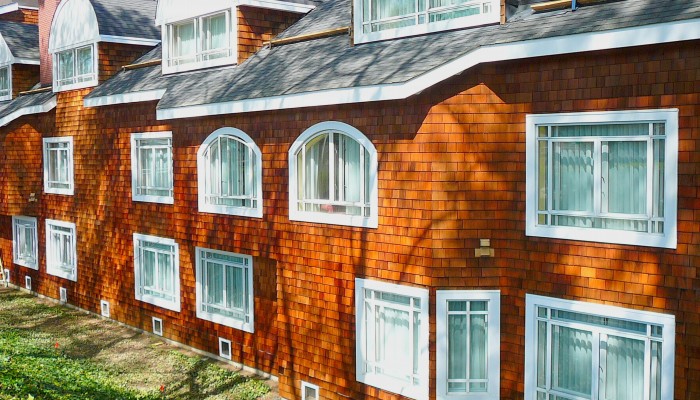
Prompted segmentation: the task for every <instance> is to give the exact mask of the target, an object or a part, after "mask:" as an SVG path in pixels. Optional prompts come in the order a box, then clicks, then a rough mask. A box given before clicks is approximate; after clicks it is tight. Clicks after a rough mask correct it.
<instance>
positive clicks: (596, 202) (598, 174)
mask: <svg viewBox="0 0 700 400" xmlns="http://www.w3.org/2000/svg"><path fill="white" fill-rule="evenodd" d="M602 147H603V143H602V140H601V139H600V138H595V139H594V140H593V215H595V216H596V217H598V216H600V215H601V214H602V204H603V183H602V180H603V171H602V170H603V166H602V163H603V149H602ZM606 195H607V193H606ZM594 225H595V222H594Z"/></svg>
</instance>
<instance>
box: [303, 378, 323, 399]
mask: <svg viewBox="0 0 700 400" xmlns="http://www.w3.org/2000/svg"><path fill="white" fill-rule="evenodd" d="M319 392H320V390H319V388H318V386H317V385H314V384H311V383H309V382H304V381H301V400H319V399H320V398H321V397H320V396H319Z"/></svg>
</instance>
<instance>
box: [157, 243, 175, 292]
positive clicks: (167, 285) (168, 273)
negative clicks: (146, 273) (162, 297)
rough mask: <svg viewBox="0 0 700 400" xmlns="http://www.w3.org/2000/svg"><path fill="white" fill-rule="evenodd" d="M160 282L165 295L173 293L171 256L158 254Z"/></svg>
mask: <svg viewBox="0 0 700 400" xmlns="http://www.w3.org/2000/svg"><path fill="white" fill-rule="evenodd" d="M158 280H159V283H160V285H159V286H160V288H161V291H162V292H164V293H165V294H171V293H173V270H172V256H171V255H170V254H163V253H159V254H158ZM168 297H170V296H168Z"/></svg>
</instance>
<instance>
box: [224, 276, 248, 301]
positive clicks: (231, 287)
mask: <svg viewBox="0 0 700 400" xmlns="http://www.w3.org/2000/svg"><path fill="white" fill-rule="evenodd" d="M243 275H244V274H243V268H237V267H233V266H227V267H226V293H227V296H228V299H227V304H226V306H227V307H228V308H231V309H238V310H244V309H245V299H246V290H245V281H244V279H243Z"/></svg>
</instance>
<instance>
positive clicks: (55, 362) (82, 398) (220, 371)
mask: <svg viewBox="0 0 700 400" xmlns="http://www.w3.org/2000/svg"><path fill="white" fill-rule="evenodd" d="M269 391H270V387H269V386H268V385H266V384H265V383H264V382H263V381H260V380H256V379H251V378H249V377H246V376H243V375H241V374H239V373H237V372H235V371H232V370H229V369H226V368H222V367H221V364H219V363H217V362H215V361H212V360H210V359H208V358H206V357H201V356H197V355H191V354H186V353H185V352H183V351H182V350H180V349H178V348H176V347H172V346H170V345H168V344H167V343H165V342H163V341H161V340H158V339H157V338H154V337H152V336H150V335H146V334H142V333H138V332H136V331H133V330H130V329H127V328H124V327H122V326H119V325H117V324H115V323H112V322H109V321H105V320H102V319H100V318H97V317H95V316H91V315H88V314H85V313H83V312H80V311H76V310H72V309H69V308H66V307H62V306H59V305H54V304H52V303H50V302H47V301H42V300H40V299H37V298H36V297H34V296H31V295H29V294H26V293H22V292H19V291H17V290H9V289H7V290H6V289H0V400H9V399H20V400H27V399H37V400H73V399H75V400H87V399H96V400H110V399H115V400H117V399H118V400H129V399H154V400H155V399H182V400H185V399H188V400H189V399H236V400H253V399H257V398H260V397H261V396H264V395H265V394H267V393H268V392H269ZM271 396H272V393H271V394H268V395H267V396H265V398H266V399H268V398H274V397H271Z"/></svg>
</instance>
